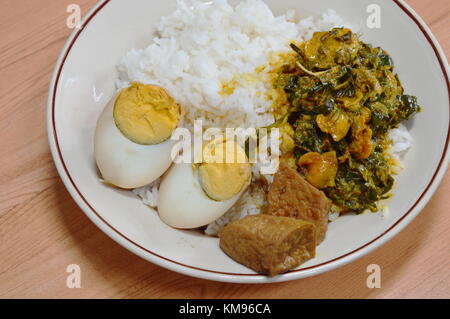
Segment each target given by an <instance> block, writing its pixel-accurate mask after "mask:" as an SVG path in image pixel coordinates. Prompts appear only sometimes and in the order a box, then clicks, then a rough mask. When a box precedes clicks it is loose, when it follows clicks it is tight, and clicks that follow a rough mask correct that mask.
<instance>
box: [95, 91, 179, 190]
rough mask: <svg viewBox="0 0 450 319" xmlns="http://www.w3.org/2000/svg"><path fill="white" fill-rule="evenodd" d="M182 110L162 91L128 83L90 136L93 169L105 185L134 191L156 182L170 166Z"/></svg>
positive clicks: (104, 112)
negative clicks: (95, 169)
mask: <svg viewBox="0 0 450 319" xmlns="http://www.w3.org/2000/svg"><path fill="white" fill-rule="evenodd" d="M180 118H181V110H180V106H179V105H178V104H177V103H176V101H175V100H174V99H173V98H172V97H171V96H170V95H169V94H168V93H167V92H166V91H165V90H164V89H163V88H161V87H159V86H154V85H146V84H141V83H132V84H131V85H130V87H128V88H125V89H123V90H121V91H120V92H119V93H118V94H117V95H116V96H115V97H114V98H113V99H111V101H110V102H109V103H108V104H107V105H106V106H105V109H104V110H103V112H102V114H101V115H100V117H99V119H98V122H97V127H96V130H95V137H94V153H95V160H96V162H97V166H98V168H99V170H100V173H101V175H102V177H103V179H104V181H105V182H106V183H109V184H112V185H114V186H117V187H120V188H126V189H129V188H137V187H141V186H144V185H147V184H149V183H151V182H153V181H154V180H156V179H157V178H159V177H160V176H161V175H162V174H163V173H164V172H165V171H166V170H167V169H168V168H169V167H170V165H171V164H172V158H171V150H172V147H173V146H174V145H175V143H176V141H172V140H170V136H171V134H172V132H173V131H174V130H175V128H176V127H177V126H178V125H179V122H180Z"/></svg>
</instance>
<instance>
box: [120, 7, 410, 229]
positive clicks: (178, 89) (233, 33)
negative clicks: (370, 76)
mask: <svg viewBox="0 0 450 319" xmlns="http://www.w3.org/2000/svg"><path fill="white" fill-rule="evenodd" d="M296 15H297V12H295V11H293V10H290V11H288V12H287V13H286V14H285V15H282V16H274V14H273V13H272V11H271V10H270V8H269V7H268V6H267V5H266V4H265V3H264V2H263V1H261V0H246V1H242V2H240V3H239V4H238V5H237V6H236V7H233V6H231V5H229V4H228V2H227V1H226V0H214V1H213V2H212V3H210V2H208V3H206V2H203V1H197V0H193V1H184V0H179V1H177V7H176V10H175V11H174V12H173V13H172V14H170V15H168V16H166V17H162V18H161V21H160V23H159V24H158V25H157V36H156V37H155V38H153V41H152V44H150V45H149V46H148V47H147V48H145V49H141V50H136V49H133V50H131V51H130V52H128V53H127V54H126V55H125V57H123V59H122V60H121V61H120V63H119V65H118V70H119V79H118V81H117V87H118V88H119V89H120V88H123V87H127V86H128V84H129V83H130V82H132V81H139V82H142V83H148V84H156V85H161V86H162V87H164V88H165V89H167V90H168V91H169V92H170V93H171V94H172V95H173V96H174V98H175V99H176V100H177V101H178V102H179V103H180V104H181V105H183V108H184V110H185V112H186V115H185V126H186V127H188V128H192V125H193V122H194V120H198V119H201V120H202V121H203V127H204V129H206V128H208V127H218V128H226V127H230V128H237V127H260V126H266V125H269V124H271V123H272V122H273V116H272V115H271V114H270V112H268V111H269V110H270V107H271V103H270V101H268V100H267V99H266V94H265V93H266V92H267V91H268V89H269V87H267V84H266V83H267V82H265V81H264V79H265V78H264V76H265V74H264V73H263V74H261V73H258V74H256V70H255V69H256V68H257V67H260V66H261V65H265V64H267V62H268V59H269V57H270V56H271V55H273V54H276V53H278V52H280V51H287V50H289V42H290V40H299V39H308V38H310V37H311V36H312V34H313V33H314V32H316V31H323V30H329V29H331V28H332V27H338V26H345V27H349V28H351V29H352V30H353V31H355V32H358V29H359V28H358V27H357V26H352V25H349V24H348V23H346V22H345V21H343V20H342V18H341V17H339V16H338V15H337V14H336V12H334V11H333V10H328V11H327V12H325V13H324V14H322V16H320V17H317V18H315V17H307V18H304V19H300V20H298V21H295V17H296ZM231 80H234V81H235V82H237V84H236V89H234V91H233V93H232V94H230V95H224V94H221V93H220V92H221V89H222V84H223V83H227V82H229V81H231ZM390 137H391V139H392V141H393V147H392V149H391V152H392V153H393V155H394V156H395V157H397V158H398V159H400V158H401V156H402V155H403V154H404V153H405V152H406V151H407V150H408V149H409V148H410V147H411V144H412V138H411V136H410V135H409V133H408V131H407V129H406V128H405V127H404V126H399V128H398V129H395V130H392V132H391V135H390ZM158 185H159V181H156V182H154V183H152V184H151V185H148V186H146V187H142V188H138V189H135V190H134V191H133V192H134V193H135V194H136V195H138V196H139V197H141V198H142V200H143V202H144V203H145V204H146V205H149V206H151V207H154V208H155V207H157V195H158ZM263 204H264V196H263V194H261V192H260V190H258V189H257V188H251V189H250V190H249V191H248V192H247V193H246V194H245V195H244V196H243V198H241V200H240V201H239V203H238V204H237V205H236V206H235V207H233V208H232V209H231V210H230V211H229V212H227V213H226V214H225V215H223V216H222V217H221V218H219V219H218V220H216V221H215V222H213V223H211V224H210V225H208V227H207V228H206V233H207V234H209V235H216V234H217V233H218V231H219V230H220V229H221V228H222V227H223V226H224V225H226V224H227V223H228V222H230V221H232V220H235V219H239V218H242V217H244V216H246V215H249V214H257V213H259V212H260V207H261V206H262V205H263ZM334 217H335V216H333V215H332V217H331V219H334Z"/></svg>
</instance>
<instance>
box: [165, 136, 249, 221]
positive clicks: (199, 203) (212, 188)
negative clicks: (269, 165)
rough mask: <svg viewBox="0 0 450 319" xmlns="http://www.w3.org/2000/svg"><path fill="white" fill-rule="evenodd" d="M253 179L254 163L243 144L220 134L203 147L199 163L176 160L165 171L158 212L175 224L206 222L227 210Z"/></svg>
mask: <svg viewBox="0 0 450 319" xmlns="http://www.w3.org/2000/svg"><path fill="white" fill-rule="evenodd" d="M250 181H251V166H250V163H249V162H248V158H247V156H246V154H245V151H244V150H243V148H241V147H240V146H239V145H238V144H237V143H235V142H234V141H229V140H228V142H227V140H226V139H224V138H217V139H215V140H213V141H211V142H209V143H208V144H207V145H206V146H205V148H203V160H202V163H200V164H190V163H180V164H175V165H173V166H172V167H171V169H170V170H169V171H168V172H167V174H166V175H164V178H163V179H162V181H161V185H160V188H159V193H158V213H159V216H160V218H161V219H162V221H164V222H165V223H166V224H167V225H169V226H171V227H174V228H181V229H191V228H198V227H201V226H204V225H207V224H209V223H211V222H213V221H214V220H216V219H218V218H219V217H221V216H222V215H223V214H224V213H226V212H227V211H228V210H229V209H230V208H231V207H232V206H233V205H234V204H235V203H236V202H237V200H238V199H239V197H240V196H241V195H242V193H243V192H244V191H245V189H246V188H247V186H248V185H249V184H250Z"/></svg>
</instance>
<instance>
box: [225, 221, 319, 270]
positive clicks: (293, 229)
mask: <svg viewBox="0 0 450 319" xmlns="http://www.w3.org/2000/svg"><path fill="white" fill-rule="evenodd" d="M219 236H220V248H222V250H223V251H224V252H225V253H226V254H227V255H228V256H230V257H231V258H233V259H234V260H235V261H237V262H238V263H241V264H243V265H245V266H247V267H249V268H251V269H253V270H255V271H256V272H258V273H261V274H268V275H270V276H275V275H277V274H280V273H284V272H286V271H288V270H289V269H292V268H295V267H297V266H299V265H300V264H302V263H303V262H305V261H306V260H308V259H311V258H313V257H314V256H315V254H316V233H315V226H314V224H313V223H310V222H306V221H303V220H299V219H295V218H290V217H279V216H271V215H265V214H259V215H253V216H247V217H245V218H243V219H240V220H236V221H234V222H231V223H230V224H228V225H227V226H225V227H224V229H223V230H222V231H221V232H220V235H219Z"/></svg>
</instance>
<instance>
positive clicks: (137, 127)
mask: <svg viewBox="0 0 450 319" xmlns="http://www.w3.org/2000/svg"><path fill="white" fill-rule="evenodd" d="M179 120H180V106H179V105H178V104H177V103H176V101H175V100H174V98H172V97H171V96H170V95H169V94H168V93H167V92H166V90H164V89H163V88H162V87H159V86H155V85H146V84H142V83H137V82H134V83H132V84H131V85H130V87H128V88H125V89H123V90H122V91H121V92H120V93H119V95H118V96H117V98H116V101H115V104H114V122H115V123H116V126H117V128H118V129H119V130H120V131H121V132H122V134H123V135H125V137H127V138H128V139H130V140H131V141H133V142H135V143H137V144H143V145H153V144H159V143H162V142H164V141H165V140H167V139H168V138H170V136H171V135H172V132H173V131H174V130H175V128H176V127H177V125H178V122H179Z"/></svg>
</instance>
